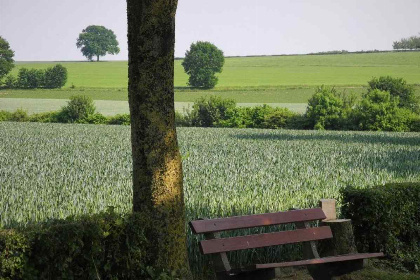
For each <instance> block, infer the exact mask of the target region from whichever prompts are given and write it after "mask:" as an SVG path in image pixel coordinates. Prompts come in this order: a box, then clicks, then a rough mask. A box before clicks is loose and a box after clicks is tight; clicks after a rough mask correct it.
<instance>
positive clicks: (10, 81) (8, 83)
mask: <svg viewBox="0 0 420 280" xmlns="http://www.w3.org/2000/svg"><path fill="white" fill-rule="evenodd" d="M16 85H17V80H16V78H15V77H14V76H12V75H7V76H6V79H5V80H4V86H5V87H6V88H15V87H16Z"/></svg>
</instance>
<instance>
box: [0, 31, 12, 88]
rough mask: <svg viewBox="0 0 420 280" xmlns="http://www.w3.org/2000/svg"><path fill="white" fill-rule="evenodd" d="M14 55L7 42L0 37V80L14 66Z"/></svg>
mask: <svg viewBox="0 0 420 280" xmlns="http://www.w3.org/2000/svg"><path fill="white" fill-rule="evenodd" d="M14 55H15V52H14V51H12V50H11V49H10V45H9V42H7V41H6V40H5V39H3V38H2V37H1V36H0V80H1V79H2V78H3V77H4V76H6V75H7V74H8V73H9V72H10V70H12V68H13V67H14V66H15V65H14V62H15V61H14V60H13V56H14Z"/></svg>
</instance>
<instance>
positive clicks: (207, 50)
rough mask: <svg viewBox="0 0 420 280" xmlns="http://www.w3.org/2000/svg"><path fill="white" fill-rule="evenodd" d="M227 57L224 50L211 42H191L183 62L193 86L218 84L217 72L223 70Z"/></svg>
mask: <svg viewBox="0 0 420 280" xmlns="http://www.w3.org/2000/svg"><path fill="white" fill-rule="evenodd" d="M224 63H225V58H224V56H223V52H222V51H221V50H219V49H218V48H217V47H216V46H215V45H213V44H212V43H209V42H197V43H193V44H191V47H190V50H189V51H187V52H186V53H185V59H184V61H183V62H182V66H183V67H184V70H185V73H187V74H188V75H189V76H190V78H189V80H188V84H189V85H191V86H193V87H203V88H213V87H214V86H215V85H216V84H217V81H218V79H217V77H216V76H215V73H220V72H222V68H223V64H224Z"/></svg>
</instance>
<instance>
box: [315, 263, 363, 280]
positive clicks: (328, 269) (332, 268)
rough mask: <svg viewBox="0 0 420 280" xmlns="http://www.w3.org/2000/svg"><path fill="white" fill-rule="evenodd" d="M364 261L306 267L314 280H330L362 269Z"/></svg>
mask: <svg viewBox="0 0 420 280" xmlns="http://www.w3.org/2000/svg"><path fill="white" fill-rule="evenodd" d="M365 262H366V260H353V261H346V262H336V263H326V264H320V265H310V266H308V271H309V274H310V275H311V276H312V278H314V280H330V279H331V278H332V277H333V276H340V275H344V274H348V273H351V272H353V271H356V270H360V269H363V266H364V264H365Z"/></svg>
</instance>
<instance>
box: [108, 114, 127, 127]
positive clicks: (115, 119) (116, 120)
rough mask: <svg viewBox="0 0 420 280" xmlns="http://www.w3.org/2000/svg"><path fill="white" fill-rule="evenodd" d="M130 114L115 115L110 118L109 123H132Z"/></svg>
mask: <svg viewBox="0 0 420 280" xmlns="http://www.w3.org/2000/svg"><path fill="white" fill-rule="evenodd" d="M130 123H131V120H130V114H121V115H115V116H113V117H110V118H108V124H119V125H130Z"/></svg>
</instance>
